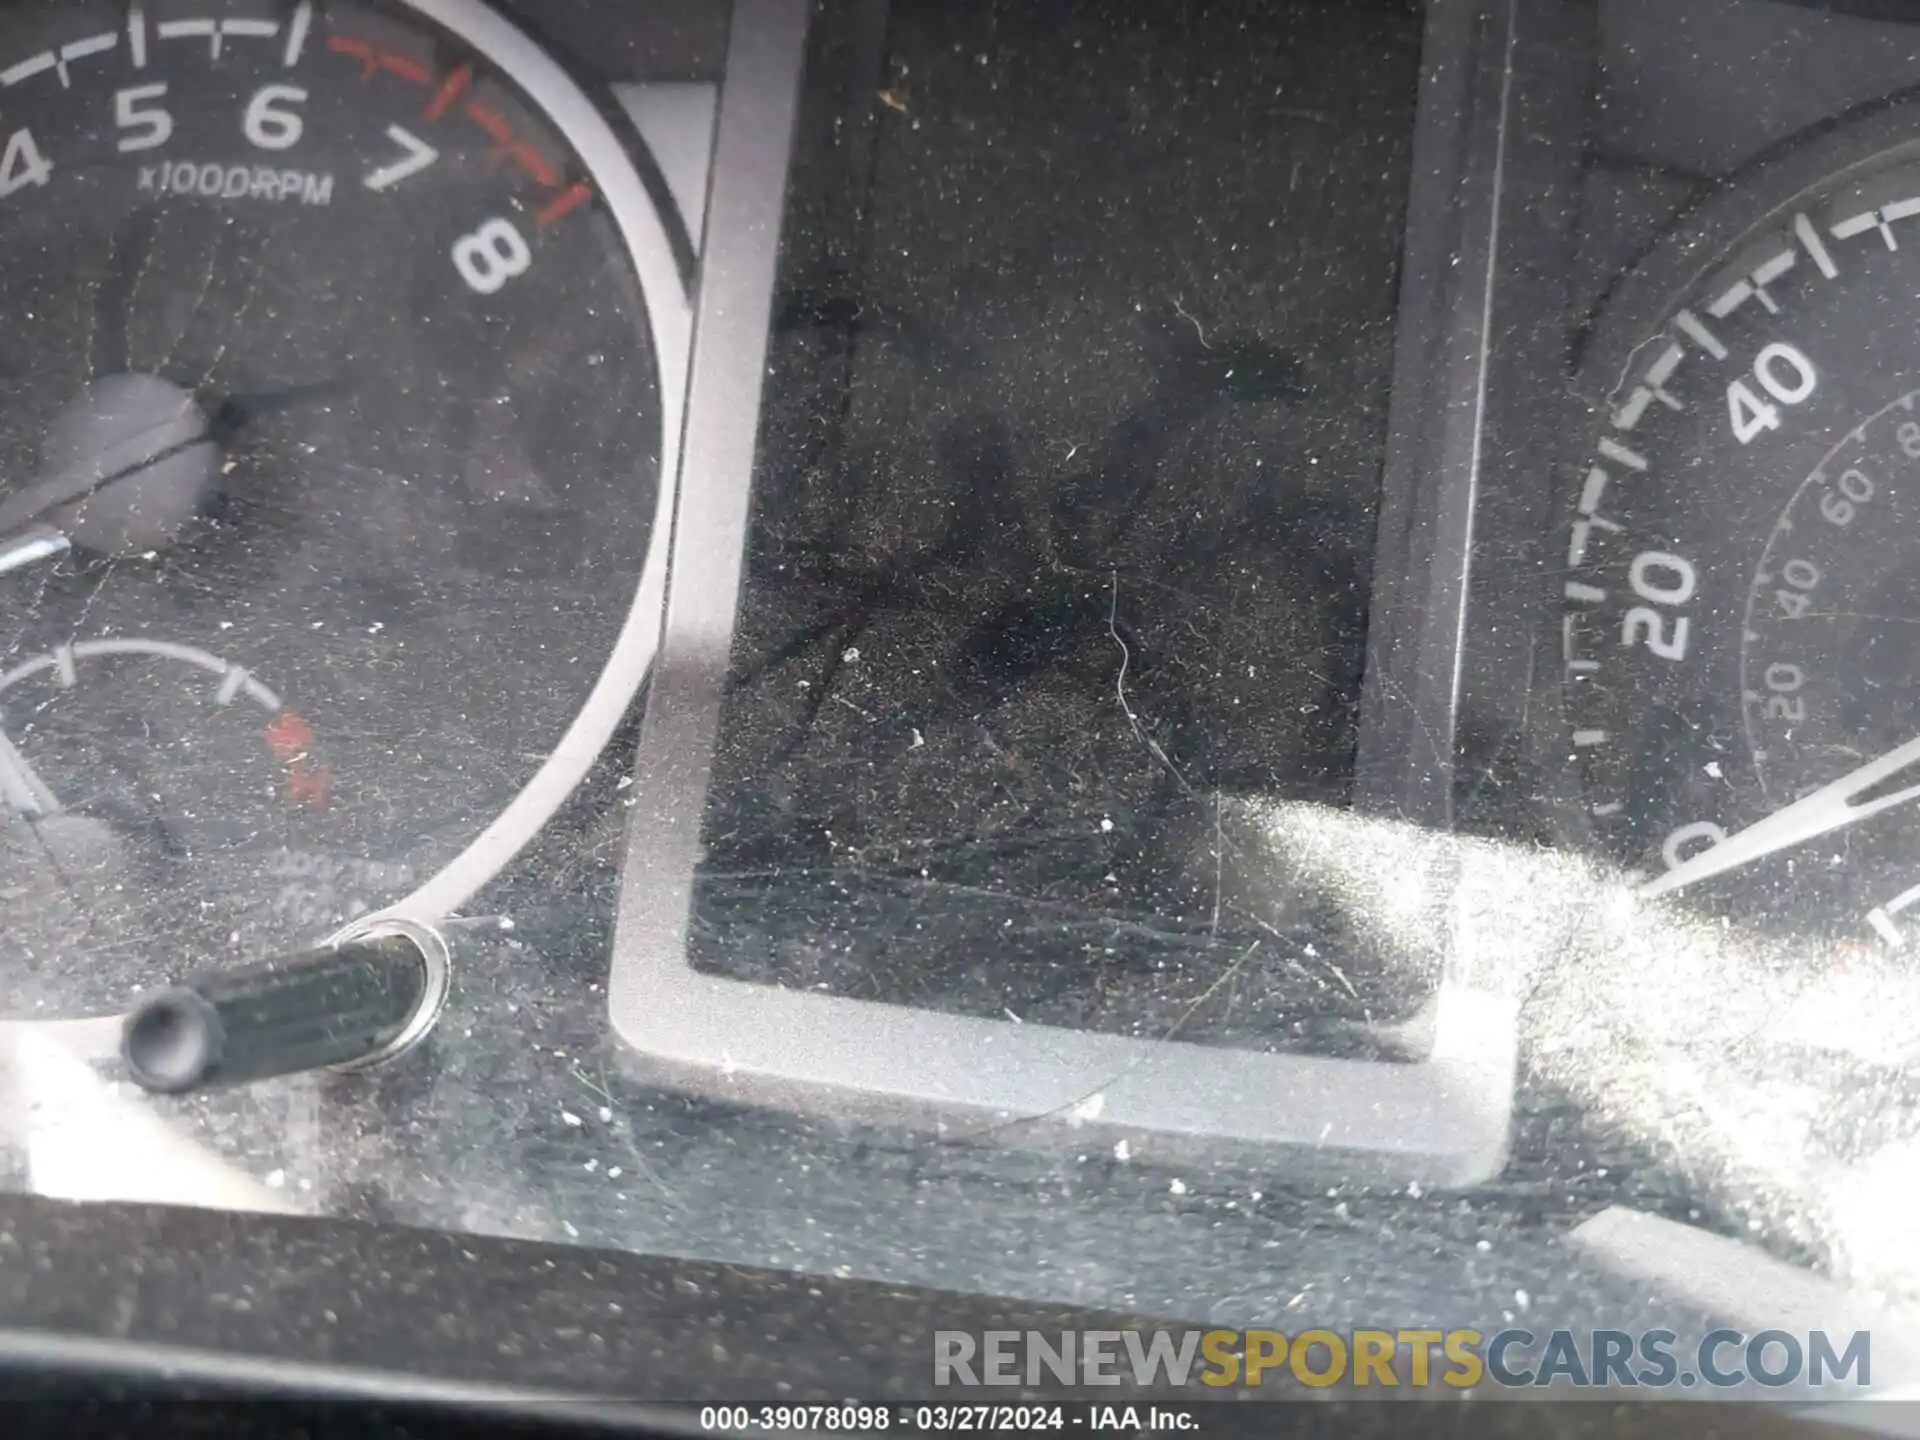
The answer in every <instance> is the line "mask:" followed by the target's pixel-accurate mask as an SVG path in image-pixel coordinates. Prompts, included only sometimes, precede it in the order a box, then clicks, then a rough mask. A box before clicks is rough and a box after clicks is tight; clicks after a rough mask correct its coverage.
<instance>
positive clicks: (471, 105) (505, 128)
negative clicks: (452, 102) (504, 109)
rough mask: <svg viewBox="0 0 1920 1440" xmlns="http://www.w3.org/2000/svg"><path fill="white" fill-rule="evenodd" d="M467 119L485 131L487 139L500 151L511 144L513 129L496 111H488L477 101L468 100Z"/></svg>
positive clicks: (505, 118) (504, 117)
mask: <svg viewBox="0 0 1920 1440" xmlns="http://www.w3.org/2000/svg"><path fill="white" fill-rule="evenodd" d="M467 118H468V119H469V120H471V121H473V123H474V124H476V125H478V126H479V127H480V128H481V129H482V130H484V131H486V132H487V138H488V139H489V140H491V141H493V143H494V144H496V145H498V146H500V147H501V148H502V149H505V148H506V147H507V146H509V145H511V144H513V127H512V126H511V125H509V124H507V117H506V116H504V115H502V114H501V113H500V112H499V111H498V110H489V109H487V107H486V106H484V105H482V104H481V103H480V102H479V101H478V100H469V101H468V102H467Z"/></svg>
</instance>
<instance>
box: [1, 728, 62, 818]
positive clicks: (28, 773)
mask: <svg viewBox="0 0 1920 1440" xmlns="http://www.w3.org/2000/svg"><path fill="white" fill-rule="evenodd" d="M0 802H4V803H5V804H6V807H7V808H8V809H9V810H12V811H14V812H15V813H16V814H18V815H22V816H25V817H26V818H27V819H29V820H44V819H46V818H47V816H49V815H58V814H59V813H60V801H59V800H58V799H57V798H56V797H55V795H54V793H53V791H51V790H49V789H48V788H47V782H46V781H44V780H42V779H41V778H40V777H39V776H38V775H37V774H35V773H34V769H33V767H32V766H31V765H29V764H28V763H27V757H26V756H24V755H22V754H21V753H20V751H19V749H18V748H17V747H16V746H15V745H14V743H13V741H12V740H11V739H9V738H8V737H7V732H6V731H4V730H0Z"/></svg>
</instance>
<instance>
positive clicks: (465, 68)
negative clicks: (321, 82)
mask: <svg viewBox="0 0 1920 1440" xmlns="http://www.w3.org/2000/svg"><path fill="white" fill-rule="evenodd" d="M327 44H328V45H329V46H330V47H331V48H332V49H334V50H335V51H338V52H339V53H340V54H342V55H351V56H353V57H354V58H356V59H357V60H359V61H360V66H361V79H362V81H363V82H364V81H368V80H371V79H372V78H373V76H374V75H375V73H376V72H378V71H381V70H385V71H389V72H391V73H392V74H394V75H398V76H399V77H400V78H401V79H402V80H406V81H408V82H410V83H412V84H415V85H423V86H424V85H430V84H432V83H433V76H432V73H431V72H430V71H429V70H428V69H427V67H426V66H424V65H422V64H421V63H420V62H419V61H417V60H415V59H413V58H412V57H411V56H407V55H401V54H397V53H396V52H394V51H391V50H380V49H376V48H375V47H374V46H373V45H371V44H369V43H368V42H367V41H365V40H361V39H358V38H357V37H355V36H352V35H334V36H330V37H329V38H328V40H327ZM472 83H473V67H472V66H471V65H468V64H465V63H462V64H460V65H456V66H455V67H454V68H453V69H452V70H450V71H449V72H447V77H446V79H444V80H442V81H441V82H440V88H439V89H437V90H435V91H434V92H433V98H432V99H431V100H429V101H428V102H427V106H426V109H425V110H424V111H422V112H421V113H422V115H423V117H424V118H425V119H428V120H438V119H440V118H441V117H442V116H444V115H445V114H446V113H447V112H448V111H449V110H451V109H452V108H453V106H454V102H455V101H457V100H458V99H459V98H460V97H461V96H462V95H464V94H465V93H466V92H467V89H468V87H469V86H471V85H472ZM465 108H466V113H467V118H468V119H469V120H471V121H472V122H473V123H474V124H475V125H477V126H479V127H480V129H481V130H482V132H484V133H485V135H486V136H487V138H488V139H489V140H491V141H492V142H493V146H494V149H493V154H492V156H491V157H489V158H491V159H493V160H496V161H497V160H499V159H500V158H501V157H502V156H505V157H508V158H510V159H511V160H512V161H513V162H514V164H516V165H518V166H519V167H520V168H521V169H522V170H523V171H525V172H526V174H527V175H528V176H529V177H530V178H532V179H533V180H534V182H535V183H537V184H538V185H540V186H541V187H542V188H544V189H547V190H558V189H559V188H560V176H559V175H558V174H557V173H556V172H555V170H554V168H553V165H552V163H551V162H550V161H549V160H548V159H547V157H546V156H544V155H542V154H541V153H540V151H539V149H538V147H536V146H535V145H534V144H533V143H532V142H531V141H526V140H519V139H516V138H515V137H514V133H513V126H512V124H511V123H509V121H508V120H507V117H506V116H504V115H502V114H501V113H500V112H499V111H498V110H494V109H490V108H489V107H487V106H485V105H482V104H481V103H480V102H479V101H478V100H469V101H467V103H466V107H465ZM592 194H593V191H592V189H591V188H590V187H588V186H586V185H584V184H581V185H575V186H572V187H571V188H569V189H567V190H564V191H561V193H560V194H559V195H558V196H556V197H555V198H554V199H553V200H552V201H551V202H550V203H549V204H548V205H547V206H546V207H545V208H543V209H542V210H540V211H539V212H538V213H537V214H536V216H535V219H536V220H537V221H538V223H539V224H540V225H541V226H543V227H544V226H547V225H551V224H552V223H553V222H554V221H556V220H558V219H560V218H561V217H562V216H563V215H565V214H567V213H568V212H569V211H571V210H573V209H574V208H575V207H576V206H578V205H580V204H581V203H583V202H584V201H586V200H587V199H589V198H590V197H591V196H592Z"/></svg>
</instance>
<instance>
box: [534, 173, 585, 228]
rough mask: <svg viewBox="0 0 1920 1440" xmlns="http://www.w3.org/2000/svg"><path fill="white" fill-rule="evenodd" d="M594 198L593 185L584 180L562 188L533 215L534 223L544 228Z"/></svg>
mask: <svg viewBox="0 0 1920 1440" xmlns="http://www.w3.org/2000/svg"><path fill="white" fill-rule="evenodd" d="M592 198H593V187H592V186H591V185H589V184H587V182H586V181H584V180H582V181H579V182H577V183H576V184H573V185H569V186H568V187H567V188H566V189H565V190H562V191H561V192H560V193H559V194H558V195H556V196H554V197H553V199H551V200H549V201H548V202H547V203H546V204H545V205H543V206H541V207H540V209H539V211H538V212H537V213H536V214H535V215H534V217H533V221H534V224H536V225H538V226H539V227H540V228H541V229H542V230H544V229H546V228H547V226H549V225H551V224H553V223H554V222H555V221H556V220H558V219H560V217H561V216H563V215H566V214H568V213H569V212H571V211H573V210H575V209H577V208H578V207H579V206H581V205H583V204H585V203H586V202H587V201H588V200H591V199H592Z"/></svg>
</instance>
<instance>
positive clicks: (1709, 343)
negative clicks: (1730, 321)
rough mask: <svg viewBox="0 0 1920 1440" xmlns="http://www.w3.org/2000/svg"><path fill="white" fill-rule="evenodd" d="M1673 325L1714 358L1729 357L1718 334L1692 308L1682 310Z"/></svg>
mask: <svg viewBox="0 0 1920 1440" xmlns="http://www.w3.org/2000/svg"><path fill="white" fill-rule="evenodd" d="M1673 325H1674V328H1675V329H1676V330H1678V331H1679V332H1680V333H1681V334H1682V335H1684V336H1686V337H1687V338H1688V339H1689V340H1691V341H1693V343H1694V344H1696V345H1698V346H1699V347H1700V348H1701V349H1702V350H1704V351H1706V352H1707V354H1709V355H1711V356H1712V357H1713V358H1714V359H1716V360H1724V359H1726V358H1727V347H1726V346H1724V345H1722V344H1721V343H1720V339H1719V337H1718V336H1717V335H1715V334H1714V333H1713V332H1712V331H1711V330H1709V329H1707V327H1706V326H1705V325H1702V324H1701V323H1700V319H1699V317H1698V316H1696V315H1695V314H1694V313H1693V312H1692V311H1691V310H1682V311H1681V312H1680V313H1679V314H1678V315H1675V316H1674V317H1673Z"/></svg>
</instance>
